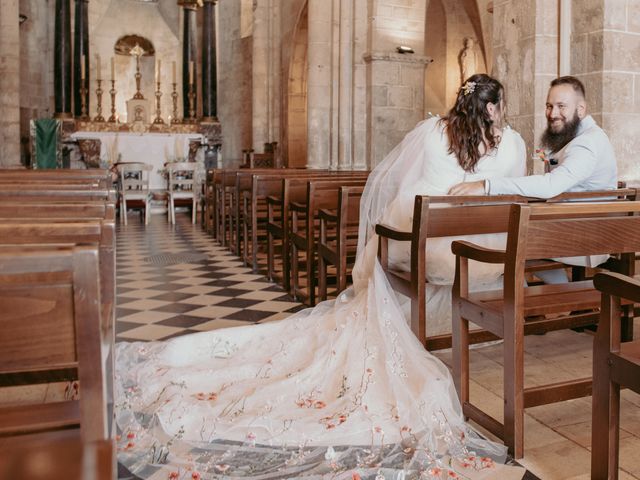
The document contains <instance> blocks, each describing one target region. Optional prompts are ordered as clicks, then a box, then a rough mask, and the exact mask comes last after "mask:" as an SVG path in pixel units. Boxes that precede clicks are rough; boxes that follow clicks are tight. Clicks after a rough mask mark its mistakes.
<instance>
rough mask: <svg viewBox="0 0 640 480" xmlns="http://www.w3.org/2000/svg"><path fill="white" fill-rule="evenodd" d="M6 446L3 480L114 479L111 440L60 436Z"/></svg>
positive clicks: (0, 464) (0, 453)
mask: <svg viewBox="0 0 640 480" xmlns="http://www.w3.org/2000/svg"><path fill="white" fill-rule="evenodd" d="M56 433H57V432H56ZM1 440H2V439H0V442H1ZM5 443H6V444H2V443H0V478H3V479H11V480H51V479H65V480H88V479H92V480H113V479H114V478H117V464H116V448H115V445H114V442H113V441H112V440H99V441H96V442H82V441H81V440H80V439H78V438H69V437H68V436H65V435H64V434H62V433H60V434H57V435H55V436H53V435H52V436H51V438H49V439H48V440H46V441H45V440H34V439H31V438H29V439H26V438H25V439H22V438H21V439H20V440H19V441H16V437H13V438H12V439H11V441H10V442H9V441H7V442H5Z"/></svg>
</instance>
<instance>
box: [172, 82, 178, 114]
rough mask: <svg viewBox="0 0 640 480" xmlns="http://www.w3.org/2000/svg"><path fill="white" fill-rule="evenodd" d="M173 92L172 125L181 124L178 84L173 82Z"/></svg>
mask: <svg viewBox="0 0 640 480" xmlns="http://www.w3.org/2000/svg"><path fill="white" fill-rule="evenodd" d="M171 85H173V91H172V92H171V100H173V118H172V119H171V123H172V124H174V123H180V119H179V118H178V92H177V90H176V86H177V85H178V84H177V83H175V82H173V83H172V84H171Z"/></svg>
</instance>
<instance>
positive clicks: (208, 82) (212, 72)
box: [202, 0, 218, 122]
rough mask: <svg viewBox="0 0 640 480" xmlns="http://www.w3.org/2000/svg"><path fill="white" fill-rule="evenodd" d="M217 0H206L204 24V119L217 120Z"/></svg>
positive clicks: (206, 120)
mask: <svg viewBox="0 0 640 480" xmlns="http://www.w3.org/2000/svg"><path fill="white" fill-rule="evenodd" d="M215 5H216V0H205V2H204V12H203V13H204V19H203V25H202V117H203V118H202V121H204V122H217V121H218V108H217V82H216V80H217V76H216V16H215V15H216V14H215Z"/></svg>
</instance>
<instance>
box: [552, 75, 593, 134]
mask: <svg viewBox="0 0 640 480" xmlns="http://www.w3.org/2000/svg"><path fill="white" fill-rule="evenodd" d="M583 113H584V99H583V98H581V96H580V95H579V94H578V93H577V92H576V91H575V90H574V89H573V87H572V86H571V85H566V84H563V85H556V86H555V87H551V89H549V94H548V95H547V108H546V112H545V114H546V116H547V126H548V130H549V131H550V132H551V133H553V134H562V133H566V131H567V130H568V129H571V128H573V127H574V125H575V124H576V123H579V122H580V120H581V119H582V117H583V116H584V115H583Z"/></svg>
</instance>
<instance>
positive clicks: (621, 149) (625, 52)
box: [571, 0, 640, 184]
mask: <svg viewBox="0 0 640 480" xmlns="http://www.w3.org/2000/svg"><path fill="white" fill-rule="evenodd" d="M639 19H640V0H616V1H611V0H581V1H580V2H577V1H576V0H574V1H573V22H572V38H571V40H572V45H573V48H572V50H571V71H572V73H573V74H575V75H576V76H577V77H579V78H580V79H581V80H582V81H583V82H584V84H585V87H586V90H587V102H588V108H589V113H591V114H592V115H593V117H594V118H595V120H596V121H597V122H598V123H599V124H600V125H601V126H602V128H603V129H604V130H605V132H607V134H608V135H609V138H610V140H611V143H612V144H613V147H614V149H615V152H616V158H617V161H618V174H619V177H620V178H621V179H622V180H625V181H628V182H630V183H632V184H636V183H638V182H640V166H639V165H638V162H637V152H638V151H640V137H639V136H638V124H639V122H640V89H639V88H638V85H640V20H639Z"/></svg>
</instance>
